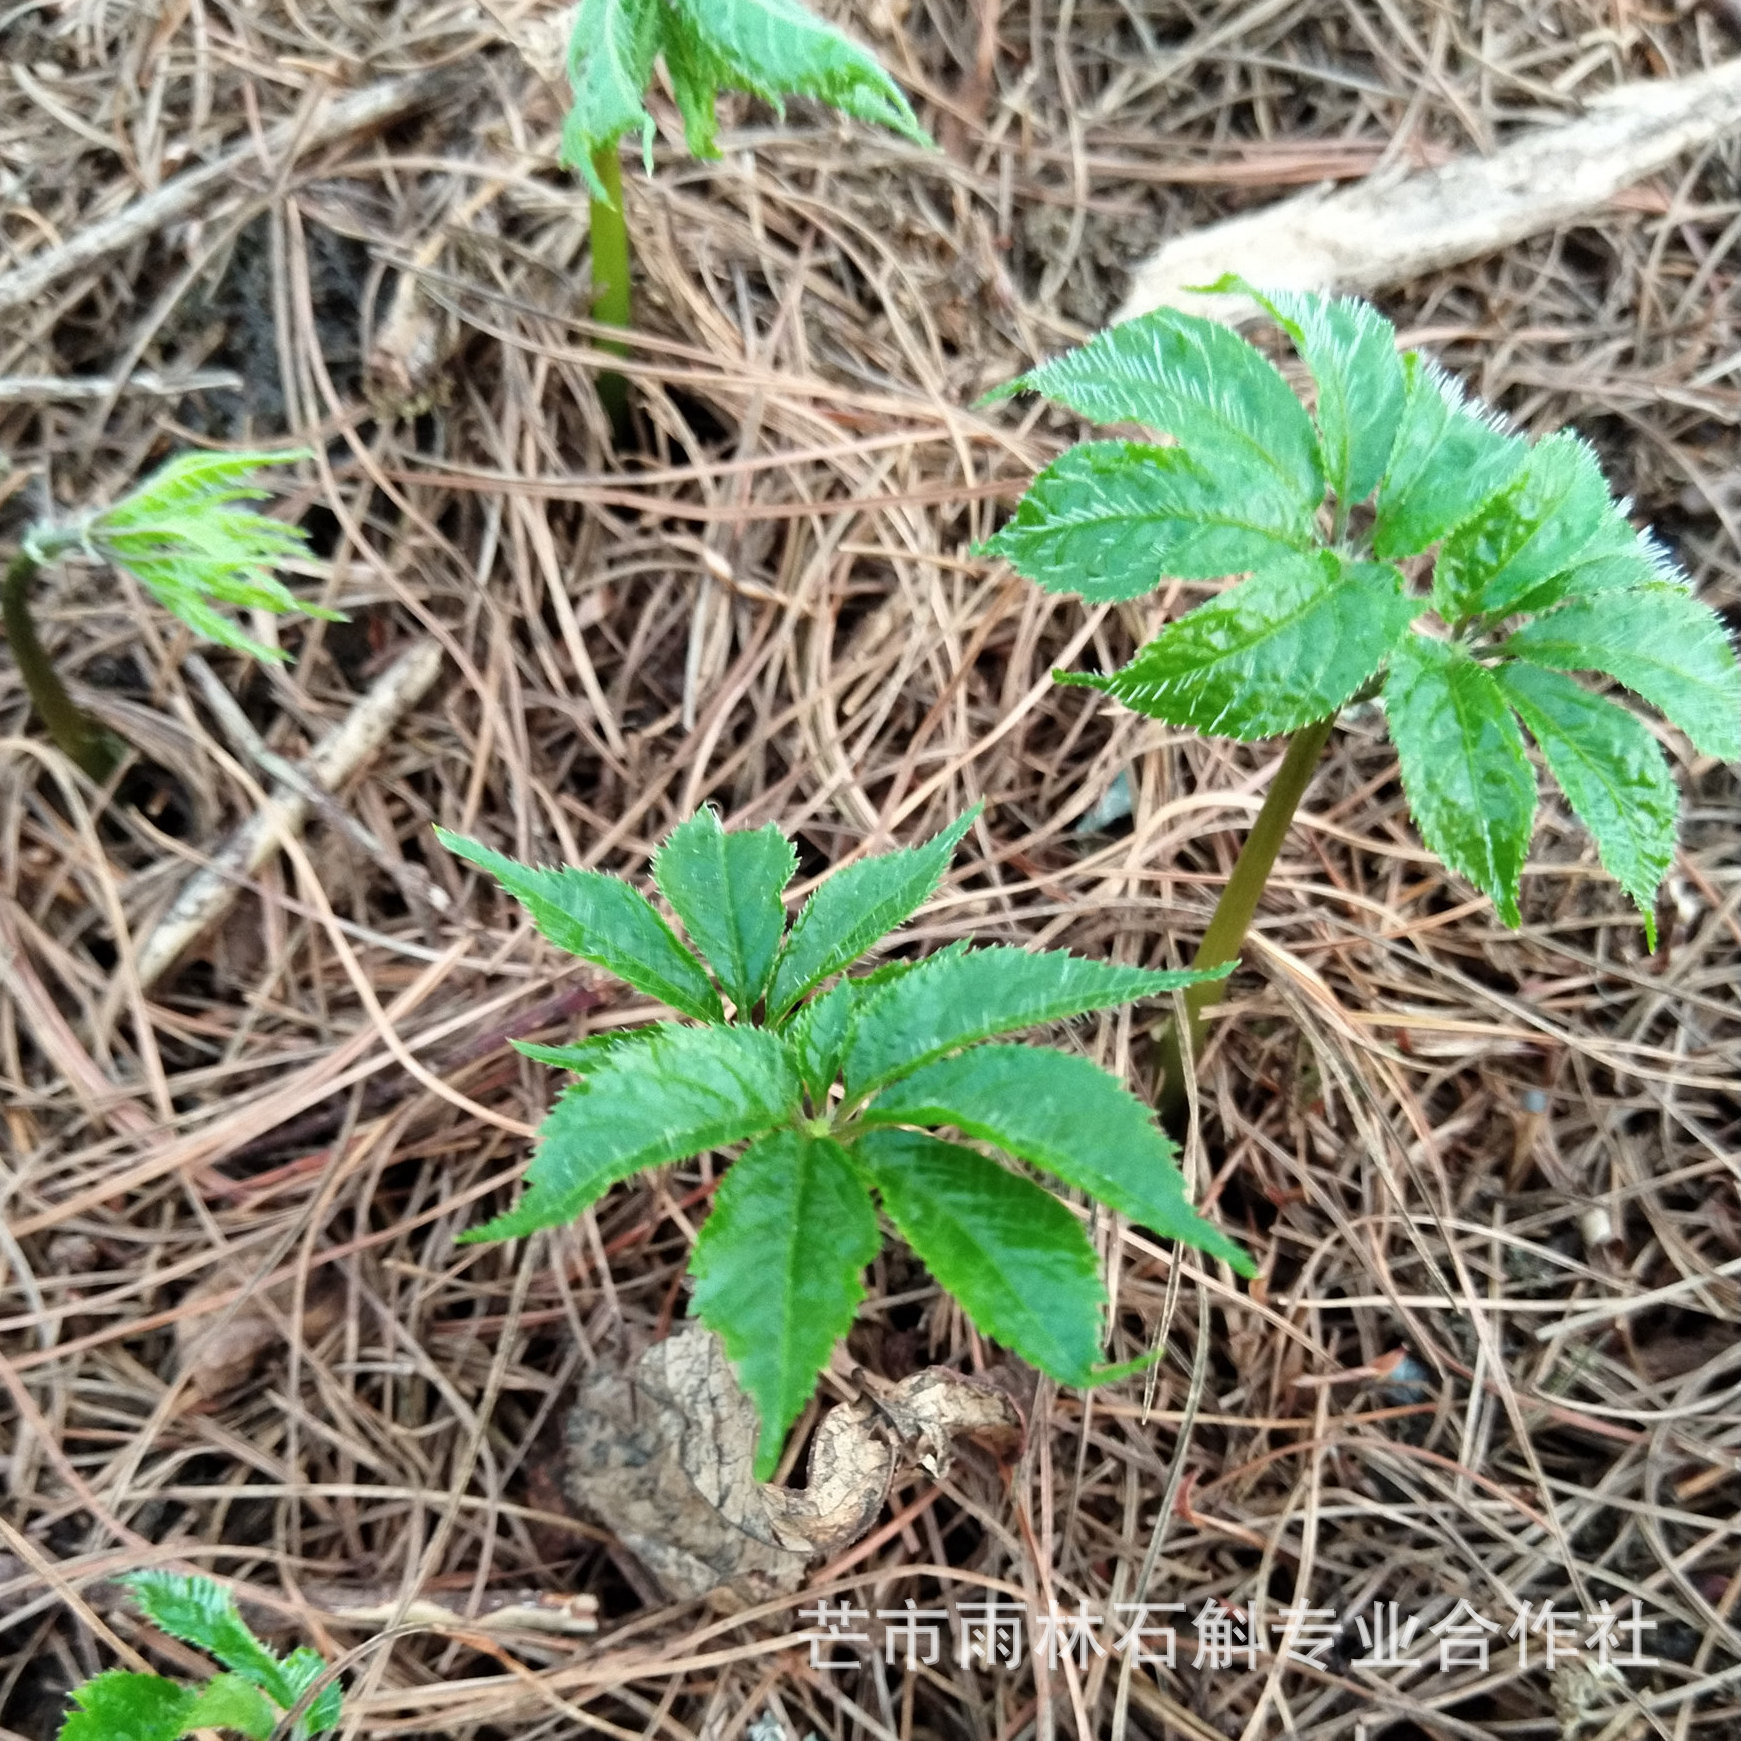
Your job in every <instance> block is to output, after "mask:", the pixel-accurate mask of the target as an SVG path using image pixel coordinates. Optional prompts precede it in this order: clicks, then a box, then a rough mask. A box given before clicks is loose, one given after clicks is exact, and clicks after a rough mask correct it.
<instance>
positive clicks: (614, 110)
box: [559, 0, 669, 201]
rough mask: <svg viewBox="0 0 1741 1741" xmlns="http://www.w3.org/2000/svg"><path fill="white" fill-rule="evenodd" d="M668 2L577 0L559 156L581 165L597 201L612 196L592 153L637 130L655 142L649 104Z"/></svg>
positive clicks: (647, 145)
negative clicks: (569, 100)
mask: <svg viewBox="0 0 1741 1741" xmlns="http://www.w3.org/2000/svg"><path fill="white" fill-rule="evenodd" d="M668 16H669V9H668V7H667V4H666V0H580V10H579V11H578V12H577V13H576V14H575V16H574V29H573V30H572V32H571V33H570V35H569V38H568V82H569V85H570V87H571V88H572V90H573V92H574V101H573V103H572V104H571V105H570V107H569V110H568V115H567V117H566V119H565V120H564V121H563V124H562V146H561V150H560V153H559V161H560V162H561V164H562V166H563V167H564V168H565V169H577V170H579V171H580V173H581V174H582V175H583V176H584V177H585V178H586V184H587V186H588V187H589V188H590V189H591V191H592V196H593V198H594V199H596V200H601V201H608V200H609V198H610V196H609V194H608V193H607V192H606V191H605V185H604V183H603V182H602V181H601V180H600V179H599V174H598V171H597V170H596V169H595V168H594V167H593V163H592V157H593V153H594V152H595V151H599V150H602V149H604V148H606V147H608V146H612V145H614V144H615V143H616V142H617V140H618V139H620V138H621V137H622V136H623V134H625V133H632V132H638V133H639V134H640V135H641V140H642V149H643V151H644V152H648V153H650V152H651V151H652V147H653V117H652V116H651V115H649V114H648V113H647V106H646V103H645V101H644V98H645V95H646V91H647V84H648V81H649V80H651V78H652V76H653V62H654V60H655V59H656V58H657V57H658V54H659V50H660V48H661V47H663V46H664V43H665V37H666V32H667V28H668V26H667V22H666V21H667V18H668Z"/></svg>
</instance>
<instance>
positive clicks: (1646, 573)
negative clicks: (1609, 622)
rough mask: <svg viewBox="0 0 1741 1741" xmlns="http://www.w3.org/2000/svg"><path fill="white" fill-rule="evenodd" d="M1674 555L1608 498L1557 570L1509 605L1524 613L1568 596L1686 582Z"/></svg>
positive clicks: (1530, 613)
mask: <svg viewBox="0 0 1741 1741" xmlns="http://www.w3.org/2000/svg"><path fill="white" fill-rule="evenodd" d="M1688 584H1689V583H1688V581H1687V577H1686V575H1685V574H1684V573H1683V572H1682V571H1681V569H1680V568H1679V567H1678V566H1677V564H1676V563H1675V560H1674V558H1673V557H1672V556H1670V555H1669V553H1668V552H1667V551H1666V550H1664V549H1663V547H1662V546H1661V545H1660V544H1659V543H1657V541H1656V540H1655V539H1654V538H1653V537H1651V536H1650V535H1649V534H1648V533H1643V532H1637V531H1635V530H1634V529H1633V527H1632V524H1631V522H1630V521H1629V520H1628V519H1627V518H1626V512H1625V507H1624V505H1623V504H1622V503H1619V502H1610V503H1609V504H1608V506H1607V508H1606V509H1605V510H1604V511H1603V514H1602V518H1601V521H1600V524H1599V525H1598V527H1597V529H1596V534H1595V536H1594V537H1593V538H1592V539H1591V540H1590V542H1589V543H1588V544H1586V545H1585V546H1584V548H1583V549H1582V550H1580V551H1579V552H1578V554H1577V556H1576V557H1574V558H1573V560H1572V561H1571V562H1569V563H1568V564H1567V565H1566V566H1565V567H1564V568H1563V569H1561V570H1560V572H1559V573H1558V574H1555V575H1551V576H1550V577H1549V578H1548V579H1547V580H1545V581H1543V582H1542V584H1541V585H1540V586H1537V587H1533V588H1531V589H1530V591H1528V592H1527V593H1525V594H1524V595H1523V597H1522V598H1520V599H1518V601H1517V602H1516V604H1514V605H1513V606H1512V609H1513V610H1514V611H1517V612H1519V613H1520V614H1522V615H1525V616H1535V615H1539V614H1540V613H1541V612H1543V611H1548V610H1552V609H1553V607H1554V606H1555V605H1557V604H1561V603H1563V602H1564V601H1565V600H1567V599H1573V598H1595V597H1597V596H1598V595H1600V594H1602V593H1609V592H1630V591H1631V590H1632V589H1633V588H1634V587H1640V586H1678V587H1680V588H1682V589H1683V590H1684V589H1685V588H1686V587H1687V586H1688Z"/></svg>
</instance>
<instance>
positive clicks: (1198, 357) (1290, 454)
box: [988, 308, 1324, 516]
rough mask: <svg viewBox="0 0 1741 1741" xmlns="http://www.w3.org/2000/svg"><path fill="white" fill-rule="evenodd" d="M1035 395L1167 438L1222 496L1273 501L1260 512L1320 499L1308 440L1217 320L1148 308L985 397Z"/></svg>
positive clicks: (1271, 373)
mask: <svg viewBox="0 0 1741 1741" xmlns="http://www.w3.org/2000/svg"><path fill="white" fill-rule="evenodd" d="M1014 393H1043V394H1045V396H1046V397H1047V398H1048V399H1055V400H1057V401H1058V403H1059V404H1061V405H1068V406H1069V407H1070V409H1071V410H1072V411H1076V412H1079V413H1080V414H1081V415H1082V416H1084V417H1087V418H1090V419H1092V420H1093V421H1094V422H1096V423H1126V422H1129V423H1143V424H1147V425H1148V427H1149V428H1151V429H1160V430H1165V431H1166V433H1167V434H1169V435H1171V436H1173V437H1174V438H1175V439H1176V440H1177V441H1178V443H1179V445H1180V446H1181V447H1183V448H1184V449H1185V451H1186V452H1187V453H1188V454H1189V455H1190V456H1191V458H1192V459H1193V460H1194V461H1195V462H1196V464H1197V465H1199V466H1201V467H1202V468H1203V469H1204V470H1205V471H1207V472H1210V473H1212V474H1214V475H1215V476H1216V477H1217V478H1218V479H1220V481H1221V482H1222V484H1223V486H1224V487H1225V488H1228V489H1234V488H1247V489H1249V490H1251V491H1254V492H1262V493H1264V494H1266V495H1274V496H1276V497H1277V498H1278V501H1277V504H1276V506H1275V508H1274V509H1273V510H1270V509H1267V508H1266V510H1265V513H1266V516H1267V515H1268V514H1269V513H1270V512H1272V511H1273V512H1276V513H1291V512H1298V511H1300V510H1302V509H1303V510H1304V511H1305V512H1306V513H1308V514H1309V513H1312V512H1313V511H1315V510H1316V508H1317V507H1318V504H1319V503H1320V502H1321V501H1322V500H1323V496H1324V474H1323V471H1322V468H1321V466H1320V463H1319V457H1318V437H1317V433H1316V431H1314V429H1313V428H1312V420H1311V418H1310V417H1308V416H1307V415H1306V412H1305V408H1304V407H1303V406H1302V405H1301V404H1300V402H1299V400H1298V399H1296V398H1295V397H1294V395H1293V392H1292V391H1291V389H1290V388H1289V386H1288V384H1287V382H1286V381H1284V380H1283V379H1282V377H1281V375H1280V374H1279V373H1277V371H1276V369H1275V367H1274V365H1273V364H1271V363H1270V361H1269V359H1268V358H1267V357H1265V356H1264V355H1263V354H1262V353H1261V352H1259V351H1257V350H1256V349H1254V348H1253V347H1252V346H1251V345H1248V344H1247V343H1246V342H1245V340H1244V339H1242V338H1241V337H1240V336H1239V335H1238V334H1237V333H1235V332H1232V331H1230V330H1229V329H1228V328H1227V327H1225V326H1223V325H1222V324H1221V323H1220V322H1219V321H1213V320H1204V319H1202V318H1201V317H1199V316H1197V315H1194V314H1183V313H1181V312H1180V311H1179V310H1177V309H1172V308H1162V309H1156V310H1155V311H1154V313H1152V314H1145V315H1141V316H1139V317H1138V318H1137V319H1135V320H1127V321H1124V322H1122V323H1121V324H1120V325H1118V326H1114V327H1108V328H1107V329H1106V331H1105V332H1102V333H1097V334H1096V335H1095V336H1094V337H1093V338H1092V339H1090V340H1089V341H1088V343H1087V344H1085V345H1083V346H1082V347H1081V348H1080V349H1078V350H1074V351H1067V352H1065V354H1064V355H1063V356H1061V357H1055V358H1054V359H1053V360H1052V361H1051V362H1049V363H1042V364H1041V365H1040V367H1039V368H1037V369H1033V370H1030V371H1029V372H1028V373H1027V374H1025V375H1023V376H1021V377H1020V378H1019V379H1017V380H1014V381H1012V382H1010V383H1009V385H1008V386H1006V387H1000V388H999V389H998V390H997V391H996V392H995V393H993V394H990V395H988V397H989V398H992V399H1002V398H1007V397H1009V396H1010V395H1011V394H1014Z"/></svg>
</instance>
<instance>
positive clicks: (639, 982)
mask: <svg viewBox="0 0 1741 1741" xmlns="http://www.w3.org/2000/svg"><path fill="white" fill-rule="evenodd" d="M435 834H436V838H437V839H438V840H439V841H440V842H441V844H442V845H443V846H445V847H446V848H447V849H448V851H449V852H456V853H458V854H459V856H460V857H461V858H463V859H469V860H470V861H471V863H473V864H475V865H476V866H478V868H479V869H480V870H486V871H488V872H489V873H490V875H491V876H493V877H494V878H495V879H496V881H497V882H499V883H500V884H501V885H502V887H503V888H504V889H506V890H507V891H508V893H509V894H510V895H512V896H513V897H514V899H515V900H516V901H518V902H519V903H520V905H521V906H523V907H524V908H525V909H526V911H527V912H528V913H530V914H531V915H532V919H533V922H534V923H535V924H536V925H537V927H538V929H539V931H540V932H541V933H542V934H543V935H544V936H545V937H547V938H548V939H549V940H550V941H551V942H552V943H554V944H555V945H556V947H557V948H558V949H566V950H567V951H568V953H569V954H570V955H578V956H579V957H580V958H581V960H583V961H592V962H596V963H597V964H598V965H599V966H600V967H603V968H606V969H608V970H609V971H610V972H612V973H614V974H615V975H616V976H617V978H618V979H623V980H627V981H628V983H629V984H630V985H632V986H633V987H634V988H635V989H636V990H637V991H643V992H645V993H646V994H647V995H648V996H649V997H656V998H658V999H659V1001H660V1002H661V1003H665V1004H669V1005H670V1006H671V1008H672V1009H674V1010H678V1011H680V1012H681V1013H682V1014H684V1015H686V1016H693V1017H694V1018H695V1019H696V1020H697V1021H699V1022H723V1021H724V1020H725V1009H724V1007H723V1006H722V1005H721V1003H720V1001H719V993H718V992H716V991H715V990H714V989H713V982H712V981H711V980H710V979H709V978H708V977H707V970H706V968H704V967H703V966H702V965H701V963H700V962H699V961H697V960H696V959H695V957H694V956H693V955H692V954H690V952H689V951H688V950H687V949H685V948H684V947H683V945H682V944H681V943H679V942H678V941H677V937H676V934H675V933H674V932H673V931H672V929H671V927H670V926H669V925H667V924H666V923H665V921H664V920H663V919H661V918H660V917H659V915H658V913H657V912H655V911H654V909H653V904H652V903H651V902H650V901H649V900H648V899H647V898H646V896H645V895H643V894H641V893H640V892H639V891H638V890H636V889H632V888H630V887H629V885H628V884H627V883H625V882H624V881H623V880H622V879H621V878H620V877H612V876H606V875H605V874H604V873H603V872H602V871H592V870H580V869H577V868H576V867H575V866H573V865H568V866H564V867H562V868H560V869H556V868H542V867H538V866H534V865H524V864H517V863H516V862H515V861H514V860H513V859H511V858H506V857H504V856H503V855H502V854H501V853H499V852H494V851H492V850H491V849H490V848H489V847H487V846H484V845H482V844H481V843H480V842H478V841H475V840H468V839H467V838H466V837H465V836H464V835H463V834H450V833H449V832H448V831H447V830H446V829H445V828H438V829H436V831H435Z"/></svg>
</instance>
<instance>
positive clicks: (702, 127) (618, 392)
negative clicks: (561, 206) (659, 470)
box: [561, 0, 931, 436]
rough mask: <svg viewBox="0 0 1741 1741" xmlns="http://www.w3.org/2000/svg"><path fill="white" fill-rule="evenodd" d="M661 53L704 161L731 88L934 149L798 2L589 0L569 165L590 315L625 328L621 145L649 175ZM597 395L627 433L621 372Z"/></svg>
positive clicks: (711, 154) (574, 53)
mask: <svg viewBox="0 0 1741 1741" xmlns="http://www.w3.org/2000/svg"><path fill="white" fill-rule="evenodd" d="M661 57H663V59H664V63H665V73H666V76H667V77H668V78H669V79H670V81H671V91H672V94H673V96H674V97H675V98H676V101H677V107H678V111H679V112H680V114H681V115H682V117H683V128H684V136H685V139H686V141H687V143H688V146H689V149H690V150H691V151H692V152H693V153H694V154H695V155H696V156H697V157H701V158H716V157H718V156H719V148H718V146H717V144H716V143H715V114H714V104H715V101H716V99H717V98H718V95H719V93H720V91H721V90H723V89H732V90H739V91H747V92H749V93H751V94H752V95H754V96H757V97H761V98H762V99H764V100H765V101H767V102H770V103H772V104H774V105H775V106H776V108H779V107H781V106H782V103H783V99H784V98H786V97H788V96H800V97H816V98H819V99H820V100H821V101H823V102H825V103H828V104H830V105H832V106H833V107H834V108H836V109H839V110H840V111H841V112H842V113H844V114H847V115H851V116H854V117H855V118H856V119H858V120H861V121H869V122H872V123H874V124H876V125H878V126H883V127H889V128H892V129H893V130H894V131H895V132H897V133H900V134H902V135H904V136H905V137H906V138H908V139H911V140H913V141H914V142H915V143H918V144H922V145H926V146H929V145H930V143H931V140H930V136H929V135H928V134H927V133H926V132H925V130H924V128H923V127H921V126H920V125H919V121H918V118H917V117H916V116H915V115H914V113H913V110H912V106H911V104H909V103H908V101H907V99H906V98H905V97H904V96H903V95H902V94H901V92H900V90H899V89H898V88H897V87H896V85H895V83H894V81H893V80H892V79H891V78H890V77H889V75H888V74H887V73H886V72H884V70H883V69H882V67H881V65H880V64H879V63H878V61H877V59H876V57H875V56H874V55H872V54H871V53H869V52H868V51H867V50H866V49H863V48H860V47H859V45H858V44H857V43H855V42H854V41H852V39H851V38H850V37H847V36H843V35H842V34H841V33H840V32H839V31H838V30H836V29H835V28H834V27H833V26H832V25H830V24H826V23H824V22H823V20H822V19H820V18H818V17H817V16H816V15H815V14H814V13H813V12H811V11H809V10H808V9H807V8H806V7H804V6H801V5H799V4H798V0H581V6H580V10H579V12H578V13H577V14H576V16H575V21H574V31H573V34H572V36H571V37H570V38H569V45H568V76H569V83H570V85H571V86H572V87H573V91H574V101H573V104H572V106H571V107H570V109H569V111H568V117H567V120H566V122H565V123H564V125H563V130H562V149H561V161H562V163H563V165H564V167H566V168H568V169H574V170H578V171H579V172H580V173H581V175H583V176H584V177H585V178H586V184H587V187H588V188H589V190H590V191H591V194H592V208H591V225H592V276H593V295H594V305H593V312H594V315H595V316H596V318H597V319H598V320H599V321H601V322H603V323H604V324H605V325H608V326H619V327H627V326H628V325H629V322H630V318H631V308H632V305H631V301H630V292H629V272H630V258H629V234H628V229H627V226H626V224H625V221H624V217H623V188H622V162H621V159H620V157H619V154H618V150H617V141H618V140H619V139H621V137H622V136H623V134H625V133H632V132H639V133H640V135H641V141H642V151H643V155H644V157H645V160H646V165H647V171H648V173H649V174H651V173H652V168H653V131H654V129H653V117H652V116H651V115H650V114H649V113H648V112H647V107H646V101H645V98H646V92H647V87H648V85H649V84H650V83H651V81H652V78H653V68H654V63H655V62H656V61H658V60H659V59H660V58H661ZM614 348H617V349H618V350H620V349H621V347H620V346H619V347H614ZM600 391H601V396H602V397H603V398H604V400H605V404H606V409H607V410H608V411H609V412H610V414H611V418H612V421H613V423H614V424H615V426H616V428H617V430H618V432H619V436H620V434H621V431H622V429H623V427H624V422H625V419H626V415H627V387H626V384H625V383H624V381H623V378H622V377H621V376H620V375H615V374H612V375H609V376H606V377H604V378H603V380H602V381H601V385H600Z"/></svg>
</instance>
